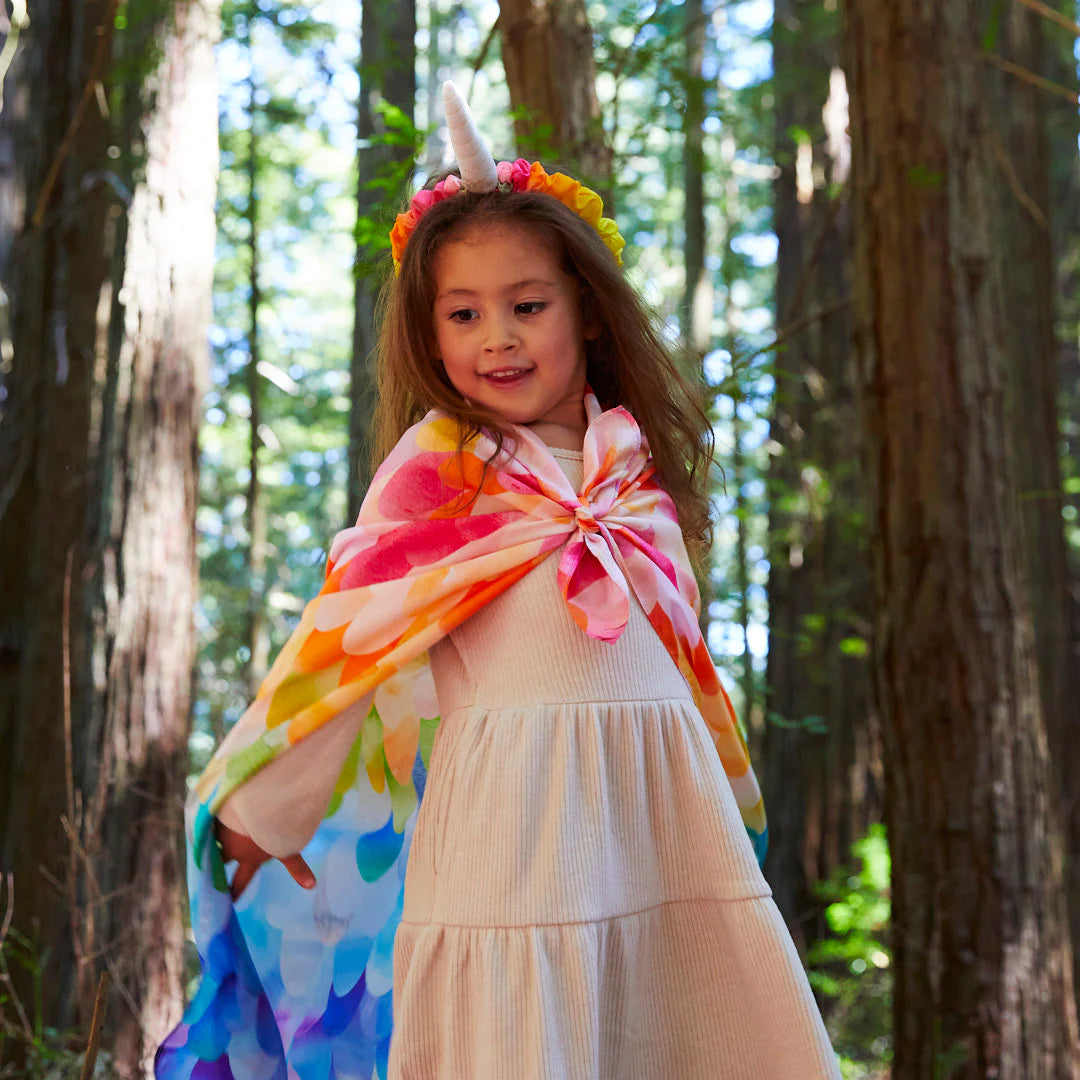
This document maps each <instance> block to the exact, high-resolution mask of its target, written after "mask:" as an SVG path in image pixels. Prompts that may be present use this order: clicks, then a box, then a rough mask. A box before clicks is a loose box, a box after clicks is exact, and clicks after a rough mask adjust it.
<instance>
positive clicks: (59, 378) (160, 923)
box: [0, 0, 217, 1077]
mask: <svg viewBox="0 0 1080 1080" xmlns="http://www.w3.org/2000/svg"><path fill="white" fill-rule="evenodd" d="M115 11H116V7H115V3H114V2H113V0H87V2H86V3H83V4H69V3H66V2H59V0H38V3H36V4H35V5H34V6H33V27H32V33H31V32H30V31H27V32H26V34H25V36H24V41H25V51H24V52H23V53H22V55H20V57H19V58H18V60H17V64H18V70H17V72H16V74H15V80H16V83H17V87H18V91H17V93H18V95H19V96H20V98H21V101H22V103H23V108H22V109H20V113H19V123H18V128H17V131H16V146H17V153H16V160H17V162H18V169H19V175H18V185H19V187H20V191H21V192H22V194H23V195H24V196H25V205H26V217H25V219H24V221H23V222H22V223H21V231H20V233H19V235H18V236H17V237H16V239H15V251H14V257H13V258H12V260H11V262H10V264H9V268H8V269H9V277H8V280H7V281H6V282H5V284H6V286H7V287H8V290H9V294H10V296H11V298H12V305H13V312H14V318H13V344H14V355H13V357H12V363H11V372H10V380H9V384H8V385H9V391H10V392H9V397H8V400H7V402H6V406H7V408H6V410H5V414H4V424H3V426H2V427H0V460H2V461H4V462H5V469H4V478H5V488H4V490H5V501H4V502H3V503H2V504H0V512H2V516H0V868H2V869H4V870H9V871H11V872H12V873H13V874H14V879H15V905H16V906H15V915H14V919H15V921H14V925H15V926H17V927H19V928H20V929H22V930H23V931H24V933H29V934H31V935H32V936H33V937H34V939H35V941H36V942H37V944H38V947H39V948H40V949H41V950H42V956H43V957H44V955H45V953H44V951H45V950H48V954H47V965H46V968H45V971H44V972H43V977H42V984H41V985H42V989H43V997H42V1002H41V1004H42V1017H41V1019H42V1021H43V1023H44V1024H46V1025H51V1026H53V1027H55V1028H57V1029H59V1030H61V1031H62V1030H65V1029H67V1028H69V1027H72V1026H75V1025H78V1026H81V1027H83V1030H85V1025H86V1024H87V1023H88V1015H87V1010H88V1007H89V1004H90V1002H89V997H90V994H91V992H92V989H93V985H94V982H95V978H94V976H95V969H97V968H100V967H101V966H102V965H107V966H108V967H109V969H110V970H111V971H112V974H113V980H114V982H113V985H114V993H113V997H112V1000H111V1002H110V1004H109V1009H108V1013H107V1017H108V1025H109V1030H108V1032H107V1035H106V1040H105V1043H106V1045H107V1046H108V1047H109V1048H110V1049H111V1050H112V1052H113V1055H114V1063H115V1065H116V1067H117V1069H118V1070H119V1071H120V1073H121V1075H123V1076H128V1077H136V1076H141V1075H143V1074H144V1072H145V1069H146V1068H147V1066H148V1063H149V1057H150V1053H151V1052H152V1050H153V1047H154V1045H155V1043H156V1042H157V1040H158V1039H160V1037H161V1036H163V1035H164V1034H165V1032H166V1031H167V1030H168V1029H169V1028H170V1027H171V1026H172V1025H173V1024H174V1023H175V1022H176V1020H177V1018H178V1008H179V1003H180V997H181V979H182V946H183V918H182V914H181V909H180V883H181V880H182V875H181V872H180V865H181V863H180V851H179V839H180V827H179V816H180V809H181V806H182V801H183V795H184V790H185V784H184V777H185V773H186V761H187V730H188V713H189V707H190V686H191V670H192V662H193V654H194V634H193V631H192V621H191V611H192V606H193V604H194V600H195V589H196V576H195V567H196V563H195V547H194V537H195V507H196V466H197V446H196V436H197V430H198V417H199V414H200V406H201V394H202V388H203V385H204V382H205V370H206V362H207V356H206V354H207V345H206V329H207V324H208V321H209V314H210V309H209V301H210V286H211V268H212V260H213V245H214V219H213V206H214V180H215V174H216V146H217V141H216V128H217V107H216V106H217V103H216V94H215V85H216V81H215V77H214V71H213V40H214V36H215V34H216V9H215V5H214V3H213V2H212V0H198V2H197V0H181V2H179V3H177V4H175V5H174V6H173V9H172V10H171V11H169V13H168V17H165V15H164V14H163V13H162V8H161V6H160V5H151V4H148V3H147V4H143V3H131V4H129V5H128V7H127V10H126V15H127V29H126V30H124V31H123V32H115V31H114V25H115ZM119 71H123V72H124V73H125V77H126V78H127V79H130V80H131V81H130V82H128V83H126V84H125V85H122V86H118V85H117V78H118V76H117V72H119ZM99 86H100V89H101V91H102V92H101V93H100V95H99V94H98V93H97V91H96V88H97V87H99ZM113 89H115V90H118V91H119V100H120V102H121V105H120V109H119V110H118V112H114V116H115V117H116V121H115V127H113V126H112V125H111V124H110V123H109V122H108V121H106V119H105V118H104V116H103V110H102V108H100V107H99V101H100V102H104V101H106V100H109V92H110V91H111V90H113ZM116 100H117V98H116V97H115V96H114V98H113V101H116ZM80 102H82V105H81V106H80ZM65 132H67V133H68V138H67V140H66V141H65ZM114 144H115V145H118V146H120V147H122V148H125V149H126V148H127V147H128V146H133V147H134V148H135V152H136V153H137V155H138V157H137V159H136V160H127V159H124V158H123V156H121V158H120V160H119V161H117V162H115V163H114V160H113V156H110V154H109V152H108V149H109V147H110V146H111V145H114ZM50 167H52V170H51V171H50ZM50 176H51V177H52V180H50V179H47V178H48V177H50ZM50 185H51V186H50ZM39 204H40V208H41V214H40V216H38V217H36V218H35V217H34V216H33V214H34V209H35V207H36V206H38V205H39ZM7 463H11V468H10V469H9V468H8V467H7ZM9 492H10V495H8V493H9ZM64 818H66V819H67V824H68V826H69V828H70V829H71V835H72V836H73V837H74V838H75V841H76V842H77V844H76V843H70V842H69V839H68V836H67V835H66V834H65V829H64V824H63V821H62V819H64ZM20 989H22V990H24V989H25V987H22V988H20ZM24 1000H26V1001H27V1002H29V998H24Z"/></svg>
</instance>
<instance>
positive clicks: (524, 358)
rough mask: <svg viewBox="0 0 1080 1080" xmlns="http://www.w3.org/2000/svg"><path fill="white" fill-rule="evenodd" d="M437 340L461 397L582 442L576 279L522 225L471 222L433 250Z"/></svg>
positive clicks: (586, 332) (588, 331) (574, 443)
mask: <svg viewBox="0 0 1080 1080" xmlns="http://www.w3.org/2000/svg"><path fill="white" fill-rule="evenodd" d="M434 268H435V284H436V296H435V304H434V308H433V311H432V317H433V319H434V326H435V339H436V341H437V343H438V347H439V356H440V358H441V360H442V363H443V367H444V368H445V370H446V374H447V377H448V378H449V379H450V382H451V383H452V384H453V385H454V388H455V389H456V390H457V391H458V393H459V394H461V396H462V397H464V398H465V399H466V400H468V401H471V402H473V403H474V404H477V405H482V406H484V407H486V408H489V409H491V410H492V411H494V412H497V413H498V414H499V415H500V416H502V417H504V418H505V419H506V420H508V421H510V422H511V423H514V424H523V425H526V426H529V427H535V428H536V429H537V433H538V434H541V437H547V438H550V440H551V441H552V442H554V443H560V442H565V443H568V444H569V445H570V446H571V447H572V448H580V446H581V440H582V438H583V437H584V434H585V427H586V418H585V409H584V405H583V404H582V400H583V395H584V392H585V368H586V362H585V341H586V339H587V338H588V337H590V336H593V337H595V336H596V332H595V331H594V330H593V329H592V328H591V327H587V326H586V325H585V324H584V319H583V316H582V310H581V301H580V297H579V286H578V283H577V281H576V280H575V279H574V278H573V277H572V276H571V275H570V274H567V273H566V272H565V271H564V270H563V269H562V267H561V266H560V263H559V259H558V256H557V252H556V250H555V248H554V246H553V245H552V244H550V243H547V242H546V241H544V240H543V239H542V238H540V237H538V236H537V235H536V234H535V233H534V232H532V231H531V230H529V229H526V228H519V227H516V226H505V225H500V226H498V227H488V228H473V229H470V230H469V231H468V232H466V233H465V234H464V235H463V236H462V237H461V238H460V239H458V240H454V241H451V242H449V243H447V244H444V245H443V247H442V248H440V249H439V252H438V254H437V255H436V256H435V264H434Z"/></svg>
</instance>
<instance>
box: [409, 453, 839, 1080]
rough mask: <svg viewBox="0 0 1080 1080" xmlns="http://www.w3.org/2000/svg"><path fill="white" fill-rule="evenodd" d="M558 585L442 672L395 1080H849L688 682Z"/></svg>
mask: <svg viewBox="0 0 1080 1080" xmlns="http://www.w3.org/2000/svg"><path fill="white" fill-rule="evenodd" d="M552 454H553V455H554V456H555V458H556V460H557V461H558V462H559V464H560V466H561V467H562V469H563V471H564V472H565V473H566V475H567V477H568V478H569V480H570V481H571V482H572V483H573V484H574V486H575V489H577V488H579V487H580V484H581V480H582V473H583V463H582V454H581V452H580V451H570V450H562V449H557V448H553V449H552ZM557 566H558V554H557V553H556V554H553V555H552V556H551V557H550V558H548V559H546V560H545V561H544V562H543V563H541V564H540V565H539V566H538V567H536V569H534V570H533V571H531V572H530V573H529V574H527V575H526V576H525V577H524V578H522V579H521V580H520V581H519V582H517V583H516V584H514V585H513V586H511V588H509V589H508V590H507V591H506V592H504V593H503V594H501V595H500V596H499V597H497V598H496V599H494V600H492V601H490V602H489V603H488V604H487V605H486V606H485V607H484V608H482V609H481V610H480V611H478V612H476V613H475V614H474V615H472V616H471V617H470V618H469V619H468V620H466V621H465V622H464V623H462V625H461V626H459V627H458V628H457V629H456V630H454V631H452V632H451V633H450V634H449V635H448V636H447V637H445V638H443V639H442V640H441V641H440V642H438V643H437V644H436V645H435V646H433V647H432V648H431V650H430V656H431V663H432V672H433V675H434V678H435V685H436V688H437V690H438V696H439V704H440V709H441V721H440V724H439V727H438V730H437V732H436V736H435V743H434V747H433V749H432V755H431V761H430V770H429V774H428V780H427V788H426V790H425V794H424V798H423V801H422V803H421V806H420V812H419V814H418V817H417V821H416V828H415V832H414V834H413V838H412V849H411V851H410V854H409V861H408V866H407V869H406V877H405V897H404V912H403V918H402V922H401V925H400V926H399V928H398V932H397V937H396V939H395V946H394V998H393V1000H394V1033H393V1037H392V1040H391V1045H390V1064H389V1075H390V1080H436V1078H438V1080H541V1078H543V1080H557V1078H558V1080H561V1078H568V1080H569V1078H572V1080H586V1078H587V1080H676V1078H677V1080H824V1078H829V1080H836V1078H839V1076H840V1072H839V1068H838V1066H837V1063H836V1058H835V1055H834V1054H833V1051H832V1049H831V1047H830V1045H829V1040H828V1036H827V1034H826V1032H825V1028H824V1025H823V1023H822V1021H821V1017H820V1014H819V1013H818V1010H817V1007H816V1004H815V1002H814V999H813V996H812V994H811V992H810V987H809V984H808V983H807V980H806V975H805V973H804V972H803V969H802V966H801V963H800V960H799V956H798V953H797V952H796V950H795V947H794V944H793V943H792V941H791V937H790V935H789V934H788V931H787V927H786V926H785V924H784V922H783V919H782V918H781V916H780V913H779V911H778V909H777V907H776V905H775V903H774V901H773V900H772V893H771V890H770V888H769V886H768V884H767V883H766V881H765V879H764V877H763V876H762V874H761V872H760V870H759V869H758V866H757V862H756V860H755V858H754V854H753V851H752V849H751V846H750V842H749V839H748V838H747V836H746V832H745V829H744V827H743V824H742V820H741V818H740V816H739V812H738V809H737V807H736V805H735V799H734V796H733V795H732V793H731V789H730V786H729V784H728V781H727V778H726V776H725V775H724V771H723V767H722V766H721V763H720V760H719V757H718V756H717V753H716V750H715V748H714V747H713V745H712V742H711V739H710V737H709V734H708V731H707V729H706V727H705V722H704V720H703V719H702V717H701V714H700V713H699V712H698V710H697V707H696V706H695V705H694V702H693V698H692V697H691V695H690V691H689V688H688V686H687V684H686V682H685V680H684V679H683V677H682V675H681V674H680V673H679V670H678V668H677V667H676V666H675V664H674V662H673V661H672V660H671V657H670V656H669V655H668V653H667V651H666V649H665V648H664V645H663V643H662V642H661V640H660V638H659V637H658V636H657V634H656V631H655V630H654V629H653V628H652V626H651V625H650V623H649V621H648V619H647V618H646V616H645V613H644V611H643V610H642V609H641V607H640V605H639V604H638V603H637V602H636V601H635V600H631V605H630V606H631V614H630V620H629V623H628V624H627V627H626V629H625V630H624V632H623V634H622V636H621V637H620V638H619V640H618V641H616V642H615V643H613V644H607V643H605V642H601V641H597V640H596V639H594V638H591V637H589V636H588V635H586V634H585V633H584V632H583V631H582V630H581V629H580V628H579V627H578V626H577V625H576V624H575V623H574V621H573V620H572V618H571V616H570V613H569V611H567V609H566V606H565V604H564V602H563V599H562V595H561V594H560V592H559V587H558V583H557V581H556V576H555V574H556V568H557ZM631 595H632V594H631Z"/></svg>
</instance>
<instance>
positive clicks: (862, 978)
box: [807, 825, 893, 1080]
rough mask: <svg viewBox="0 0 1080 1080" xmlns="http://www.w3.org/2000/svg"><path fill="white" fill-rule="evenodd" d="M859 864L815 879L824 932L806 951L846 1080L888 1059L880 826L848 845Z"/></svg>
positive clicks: (884, 864)
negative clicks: (825, 926)
mask: <svg viewBox="0 0 1080 1080" xmlns="http://www.w3.org/2000/svg"><path fill="white" fill-rule="evenodd" d="M851 850H852V854H853V855H854V857H855V858H856V859H857V860H859V866H858V867H857V868H855V869H853V868H851V867H840V868H839V869H837V870H836V872H835V873H834V874H833V875H832V876H831V877H830V878H829V880H828V881H825V882H822V883H820V884H819V885H818V888H817V892H818V895H819V896H820V897H821V898H822V899H824V900H827V901H829V906H828V907H827V908H826V909H825V919H826V922H827V923H828V926H829V930H830V936H829V937H827V938H825V939H824V940H822V941H819V942H817V943H815V944H814V945H813V946H812V947H811V949H810V952H809V955H808V957H807V962H808V965H809V972H808V974H809V978H810V984H811V985H812V986H813V987H814V989H815V990H816V991H817V992H818V993H819V994H822V995H823V996H824V997H825V998H826V999H827V1000H829V1002H830V1007H829V1008H828V1010H827V1012H826V1024H827V1026H828V1029H829V1035H830V1038H831V1039H832V1043H833V1046H834V1048H835V1049H836V1051H837V1053H838V1054H839V1056H840V1061H841V1066H842V1069H843V1073H844V1077H845V1080H870V1078H871V1077H877V1076H881V1075H882V1074H883V1071H884V1070H885V1069H886V1068H887V1066H888V1063H889V1062H890V1061H891V1060H892V1053H893V1050H892V954H891V951H890V948H889V944H888V940H889V919H890V900H889V872H890V861H889V847H888V841H887V839H886V836H885V827H884V826H883V825H873V826H871V828H870V831H869V832H868V833H867V835H866V836H864V837H863V838H861V839H860V840H857V841H856V842H855V843H854V844H853V845H852V849H851Z"/></svg>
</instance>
